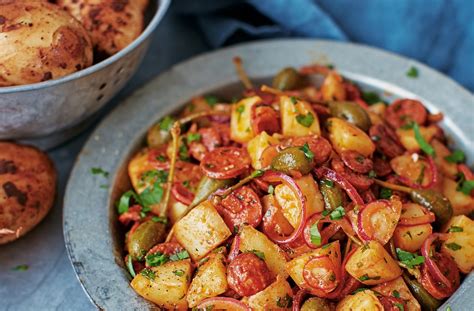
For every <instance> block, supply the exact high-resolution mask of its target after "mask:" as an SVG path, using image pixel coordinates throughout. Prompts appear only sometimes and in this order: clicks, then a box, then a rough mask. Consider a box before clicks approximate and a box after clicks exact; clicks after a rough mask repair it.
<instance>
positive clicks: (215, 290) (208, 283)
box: [186, 254, 227, 308]
mask: <svg viewBox="0 0 474 311" xmlns="http://www.w3.org/2000/svg"><path fill="white" fill-rule="evenodd" d="M224 262H225V258H224V255H222V254H216V255H215V256H212V257H211V258H210V259H209V260H208V261H207V262H206V263H204V264H203V265H202V266H201V267H199V269H198V271H197V273H196V275H195V276H194V278H193V280H192V282H191V285H190V286H189V290H188V296H187V298H186V299H187V301H188V304H189V307H190V308H193V307H195V306H197V305H198V304H199V303H200V302H201V301H202V300H204V299H206V298H210V297H215V296H218V295H220V294H222V293H224V292H225V291H226V290H227V274H226V273H227V269H226V266H225V264H224Z"/></svg>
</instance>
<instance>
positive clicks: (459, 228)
mask: <svg viewBox="0 0 474 311" xmlns="http://www.w3.org/2000/svg"><path fill="white" fill-rule="evenodd" d="M463 231H464V229H463V228H462V227H459V226H451V227H450V228H449V230H448V232H463Z"/></svg>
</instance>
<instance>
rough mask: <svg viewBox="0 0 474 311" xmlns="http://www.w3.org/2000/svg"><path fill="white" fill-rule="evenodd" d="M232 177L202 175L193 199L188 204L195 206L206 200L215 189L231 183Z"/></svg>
mask: <svg viewBox="0 0 474 311" xmlns="http://www.w3.org/2000/svg"><path fill="white" fill-rule="evenodd" d="M233 181H234V180H233V179H213V178H209V177H207V176H206V175H204V176H203V177H202V178H201V181H200V182H199V185H198V187H197V190H196V194H195V195H194V200H193V202H192V203H191V205H190V206H196V205H198V204H199V203H201V202H202V201H204V200H206V199H207V198H208V197H209V196H210V195H211V194H212V193H213V192H215V191H216V190H217V189H221V188H224V187H227V186H229V185H231V184H232V183H233Z"/></svg>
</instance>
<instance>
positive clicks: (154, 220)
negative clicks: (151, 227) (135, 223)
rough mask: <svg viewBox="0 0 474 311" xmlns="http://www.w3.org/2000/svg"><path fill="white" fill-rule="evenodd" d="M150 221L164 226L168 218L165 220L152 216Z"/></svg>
mask: <svg viewBox="0 0 474 311" xmlns="http://www.w3.org/2000/svg"><path fill="white" fill-rule="evenodd" d="M151 220H152V221H153V222H161V223H162V224H165V225H167V224H168V218H166V217H160V216H153V217H151Z"/></svg>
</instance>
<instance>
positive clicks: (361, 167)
mask: <svg viewBox="0 0 474 311" xmlns="http://www.w3.org/2000/svg"><path fill="white" fill-rule="evenodd" d="M341 159H342V162H344V164H345V165H346V166H347V167H348V168H350V169H351V170H353V171H354V172H356V173H361V174H365V173H368V172H369V171H370V170H371V169H372V168H373V166H374V163H373V162H372V160H371V159H369V158H366V157H364V156H363V155H362V154H360V153H359V152H357V151H354V150H346V151H343V152H341Z"/></svg>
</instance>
